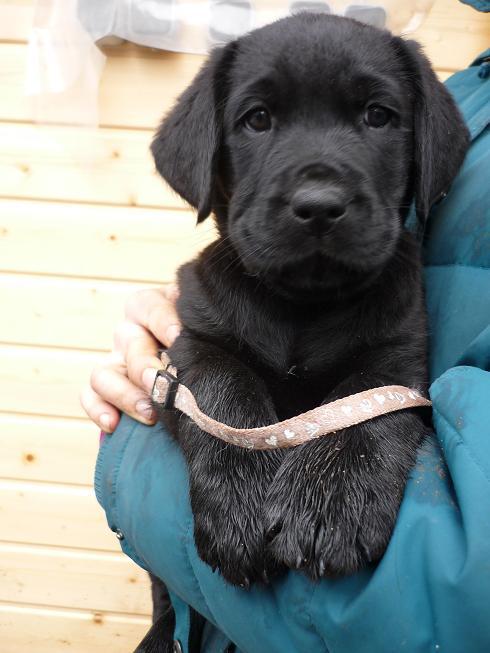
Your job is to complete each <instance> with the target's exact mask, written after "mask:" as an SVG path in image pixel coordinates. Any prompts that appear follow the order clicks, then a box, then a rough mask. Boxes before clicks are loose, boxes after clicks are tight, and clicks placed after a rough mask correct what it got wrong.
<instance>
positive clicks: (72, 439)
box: [0, 413, 99, 486]
mask: <svg viewBox="0 0 490 653" xmlns="http://www.w3.org/2000/svg"><path fill="white" fill-rule="evenodd" d="M98 447H99V432H98V429H97V427H96V426H95V425H94V424H93V423H92V422H90V421H89V420H88V419H86V420H81V419H80V420H79V419H63V418H53V417H42V416H40V415H12V414H8V413H0V451H1V452H2V455H1V456H0V477H2V478H8V479H22V480H27V481H51V482H54V483H72V484H73V483H76V484H80V485H88V486H91V485H92V483H93V477H94V467H95V460H96V458H97V451H98Z"/></svg>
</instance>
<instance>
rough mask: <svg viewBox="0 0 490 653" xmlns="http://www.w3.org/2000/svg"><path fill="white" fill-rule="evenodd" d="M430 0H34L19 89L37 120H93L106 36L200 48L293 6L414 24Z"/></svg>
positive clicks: (399, 25)
mask: <svg viewBox="0 0 490 653" xmlns="http://www.w3.org/2000/svg"><path fill="white" fill-rule="evenodd" d="M433 2H434V0H383V1H382V2H376V0H369V1H368V0H352V1H350V2H349V0H254V1H252V0H193V1H192V2H186V1H184V0H38V1H37V4H36V12H35V19H34V25H33V29H32V35H31V39H30V41H29V47H28V59H27V71H26V94H27V95H28V96H30V97H31V99H32V105H33V110H34V119H35V120H37V121H39V122H48V123H49V122H53V123H68V124H84V125H96V124H97V122H98V112H97V104H98V85H99V80H100V76H101V74H102V69H103V66H104V61H105V57H104V55H103V54H102V53H101V52H100V50H99V49H98V48H97V46H96V45H95V43H96V42H99V41H101V40H102V39H105V40H106V42H107V39H108V38H117V39H124V40H128V41H133V42H135V43H139V44H140V45H145V46H149V47H153V48H161V49H164V50H174V51H177V52H193V53H201V54H204V53H206V52H207V51H208V50H209V49H211V48H212V47H214V46H216V45H219V44H222V43H226V42H227V41H229V40H230V39H233V38H236V37H237V36H240V35H241V34H244V33H246V32H248V31H250V30H252V29H255V28H256V27H260V26H262V25H265V24H267V23H270V22H272V21H274V20H277V19H279V18H282V17H284V16H287V15H288V14H291V13H293V14H294V13H297V12H301V11H311V12H317V13H318V12H321V13H333V14H337V15H342V16H348V17H350V18H355V19H357V20H360V21H363V22H366V23H370V24H372V25H376V26H377V27H386V28H387V29H390V30H391V31H392V32H394V33H396V34H406V33H408V32H411V31H413V30H414V29H416V28H417V27H418V26H419V25H420V23H421V22H422V20H423V19H424V17H425V16H426V14H427V12H428V11H429V9H430V8H431V6H432V4H433Z"/></svg>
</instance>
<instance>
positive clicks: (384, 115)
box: [364, 104, 392, 129]
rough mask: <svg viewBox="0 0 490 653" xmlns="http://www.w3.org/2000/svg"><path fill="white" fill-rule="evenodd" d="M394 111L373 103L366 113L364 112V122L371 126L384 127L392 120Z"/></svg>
mask: <svg viewBox="0 0 490 653" xmlns="http://www.w3.org/2000/svg"><path fill="white" fill-rule="evenodd" d="M391 116H392V113H391V111H390V110H389V109H386V108H385V107H381V106H379V104H373V105H371V106H370V107H368V108H367V110H366V113H365V114H364V122H365V123H366V125H368V126H369V127H375V128H376V129H378V128H379V127H384V126H385V125H387V124H388V123H389V122H390V120H391Z"/></svg>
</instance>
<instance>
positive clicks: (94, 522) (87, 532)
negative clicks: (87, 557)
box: [0, 479, 120, 551]
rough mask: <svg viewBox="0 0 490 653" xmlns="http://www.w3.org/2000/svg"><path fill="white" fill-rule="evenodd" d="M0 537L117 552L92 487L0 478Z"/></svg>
mask: <svg viewBox="0 0 490 653" xmlns="http://www.w3.org/2000/svg"><path fill="white" fill-rule="evenodd" d="M0 534H1V535H0V536H1V538H2V540H4V541H8V542H18V543H23V544H44V545H55V546H64V547H72V548H76V549H100V550H102V551H119V550H120V547H119V542H118V540H117V538H116V536H115V535H114V533H112V531H111V530H110V529H109V528H108V526H107V522H106V519H105V515H104V512H103V510H102V508H101V507H100V506H99V504H98V503H97V501H96V499H95V495H94V491H93V489H92V488H88V487H82V486H69V485H54V484H53V485H52V484H49V483H29V482H25V481H9V480H1V479H0Z"/></svg>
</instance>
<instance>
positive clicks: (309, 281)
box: [153, 14, 466, 296]
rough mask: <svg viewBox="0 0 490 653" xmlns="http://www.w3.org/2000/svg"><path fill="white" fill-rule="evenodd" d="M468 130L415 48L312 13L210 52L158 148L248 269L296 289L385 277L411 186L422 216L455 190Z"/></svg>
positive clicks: (166, 166) (161, 163)
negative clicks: (448, 189)
mask: <svg viewBox="0 0 490 653" xmlns="http://www.w3.org/2000/svg"><path fill="white" fill-rule="evenodd" d="M427 102H429V103H432V106H431V107H430V110H431V111H432V113H433V114H435V115H434V118H435V120H434V119H433V120H432V121H431V115H430V111H428V110H427V108H426V105H427ZM437 121H439V122H440V124H439V125H438V124H437ZM451 122H452V123H453V124H451ZM431 129H432V131H433V133H429V132H428V130H431ZM458 130H459V136H457V132H458ZM448 132H450V133H452V134H453V135H454V137H453V139H452V143H451V137H450V135H449V134H448ZM191 139H194V142H191ZM465 139H466V130H465V128H464V127H463V125H462V124H461V119H460V117H459V115H458V113H457V111H456V109H455V107H454V105H453V103H452V101H451V99H450V97H449V95H448V94H447V92H446V91H445V89H444V87H442V85H441V84H440V83H439V82H438V81H437V80H436V78H435V77H434V75H433V73H432V71H431V70H430V68H429V66H428V64H427V62H426V61H425V60H424V59H423V58H422V56H421V55H420V54H419V53H418V51H417V50H415V49H414V48H413V47H412V48H410V47H409V46H408V45H407V44H406V43H404V42H403V41H401V40H400V39H396V38H394V37H392V36H391V35H390V34H389V33H387V32H382V31H380V30H377V29H375V28H372V27H368V26H365V25H361V24H359V23H356V22H354V21H351V20H348V19H342V18H337V17H331V16H324V15H307V14H304V15H299V16H295V17H292V18H288V19H285V20H283V21H279V22H278V23H275V24H272V25H270V26H267V27H265V28H262V29H260V30H257V31H255V32H253V33H252V34H250V35H248V36H246V37H244V38H242V39H239V40H238V41H236V42H234V43H232V44H230V45H228V46H227V47H226V48H224V49H223V50H221V51H218V52H215V53H214V54H213V57H212V58H211V60H210V62H209V63H208V64H207V66H206V67H205V68H204V69H203V70H202V71H201V73H200V74H199V76H198V77H197V78H196V80H195V81H194V83H193V85H192V86H191V87H190V89H188V91H187V92H186V93H185V94H184V95H183V96H182V97H181V98H180V100H179V103H178V105H177V107H176V108H175V109H174V110H173V112H172V113H171V114H170V116H169V117H168V118H167V120H166V121H164V123H163V125H162V127H161V130H160V132H159V134H158V135H157V138H156V139H155V142H154V145H153V152H154V155H155V159H156V163H157V167H158V168H159V170H160V171H161V172H162V174H163V176H164V177H165V178H166V179H167V181H169V182H170V184H171V185H172V186H173V187H174V188H175V189H176V190H177V191H178V192H180V193H181V194H182V195H183V196H184V197H185V198H186V199H188V201H190V202H191V204H193V205H194V206H197V207H199V212H200V217H201V218H202V217H205V216H206V214H207V213H209V211H211V210H214V212H215V214H216V216H217V218H218V224H219V226H220V229H221V232H222V233H223V234H225V235H227V236H228V237H229V241H230V242H231V244H232V245H233V247H234V249H235V250H236V252H237V253H238V255H239V257H240V259H241V261H242V263H243V265H244V267H245V269H246V270H247V271H248V272H249V273H251V274H253V275H256V276H258V277H260V278H263V279H265V280H266V281H267V282H268V283H269V284H270V285H272V286H274V287H275V288H277V289H278V290H281V291H282V292H286V293H287V294H288V295H298V296H299V295H301V294H304V293H305V292H306V293H311V292H313V293H316V292H317V291H319V290H323V289H327V290H328V289H330V288H331V287H332V286H335V287H339V286H342V285H346V284H352V283H353V282H354V283H359V282H360V281H361V280H362V279H366V278H369V277H370V276H371V275H372V274H376V273H377V271H379V270H380V269H381V268H382V267H383V265H384V264H385V263H386V261H387V260H388V259H389V258H390V257H391V256H392V255H393V252H394V249H395V247H396V243H397V240H398V238H399V235H400V232H401V229H402V220H403V217H404V216H405V214H406V212H407V209H408V206H409V204H410V202H411V200H412V198H413V196H414V195H415V196H416V199H417V205H418V209H419V216H422V219H423V217H425V214H426V213H427V211H428V208H429V206H430V204H431V203H432V202H433V201H434V200H436V199H438V196H439V195H440V194H441V192H443V191H445V190H446V187H447V186H448V185H449V183H450V181H451V179H452V177H453V176H454V174H455V172H456V170H457V168H458V167H459V164H460V163H461V160H462V156H463V154H464V150H465V147H466V140H465ZM451 147H452V148H453V149H452V150H451ZM444 156H446V157H447V158H446V168H445V169H444V168H443V166H441V164H440V163H438V162H437V160H436V157H444ZM169 157H173V160H172V161H170V160H169ZM203 168H205V170H204V172H203V171H202V170H203ZM200 170H201V172H200Z"/></svg>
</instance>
